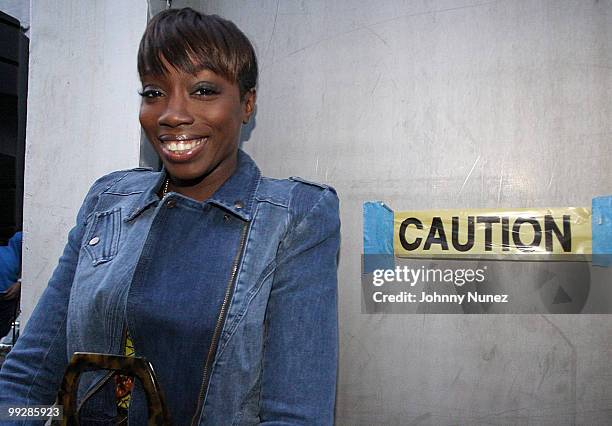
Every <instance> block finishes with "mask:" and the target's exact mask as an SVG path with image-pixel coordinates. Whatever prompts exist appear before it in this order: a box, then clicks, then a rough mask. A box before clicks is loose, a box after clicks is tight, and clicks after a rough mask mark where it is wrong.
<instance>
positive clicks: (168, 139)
mask: <svg viewBox="0 0 612 426" xmlns="http://www.w3.org/2000/svg"><path fill="white" fill-rule="evenodd" d="M159 140H160V142H161V151H162V154H163V155H164V156H165V157H166V158H167V159H168V160H170V161H174V162H185V161H189V160H191V159H192V158H193V157H195V156H196V155H198V153H199V152H200V151H201V150H202V149H203V148H204V146H205V145H206V142H207V141H208V137H207V136H206V137H197V138H194V137H189V136H188V135H178V136H170V135H163V136H160V137H159Z"/></svg>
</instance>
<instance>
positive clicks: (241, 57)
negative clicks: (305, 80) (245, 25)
mask: <svg viewBox="0 0 612 426" xmlns="http://www.w3.org/2000/svg"><path fill="white" fill-rule="evenodd" d="M162 57H163V58H164V59H165V60H166V61H167V62H169V63H170V64H171V65H172V66H173V67H174V68H176V69H178V70H181V71H183V72H187V73H190V74H196V73H197V72H198V71H200V70H202V69H209V70H211V71H213V72H215V73H217V74H219V75H221V76H223V77H224V78H226V79H227V80H228V81H231V82H233V83H238V87H239V88H240V97H241V98H242V97H243V96H244V94H245V93H246V92H247V91H249V90H251V89H253V88H254V87H255V86H256V85H257V58H256V57H255V50H254V49H253V45H252V44H251V42H250V41H249V39H248V38H247V37H246V36H245V35H244V33H243V32H242V31H240V29H238V27H237V26H236V25H235V24H234V23H233V22H231V21H228V20H227V19H223V18H221V17H220V16H217V15H206V14H204V13H200V12H197V11H195V10H193V9H191V8H189V7H186V8H184V9H168V10H164V11H163V12H160V13H158V14H157V15H155V16H154V17H153V18H152V19H151V20H150V21H149V23H148V25H147V28H146V30H145V32H144V35H143V36H142V40H141V41H140V47H139V49H138V73H139V74H140V76H141V77H142V76H144V75H145V74H153V75H163V74H166V73H167V72H168V70H167V69H166V67H165V66H164V64H163V62H162V60H161V58H162Z"/></svg>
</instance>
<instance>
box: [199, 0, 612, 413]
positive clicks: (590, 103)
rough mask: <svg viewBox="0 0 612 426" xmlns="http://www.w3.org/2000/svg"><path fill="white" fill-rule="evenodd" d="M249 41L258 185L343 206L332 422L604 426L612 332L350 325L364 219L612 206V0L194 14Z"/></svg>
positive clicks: (524, 320) (385, 321)
mask: <svg viewBox="0 0 612 426" xmlns="http://www.w3.org/2000/svg"><path fill="white" fill-rule="evenodd" d="M202 9H203V10H204V11H206V12H209V13H218V14H220V15H222V16H225V17H227V18H229V19H232V20H234V21H235V22H236V23H237V24H238V26H239V27H240V28H242V29H243V30H244V31H245V32H246V33H247V34H248V35H249V36H250V37H251V38H252V40H253V41H254V43H255V45H256V48H257V51H258V55H259V59H260V65H261V80H260V85H259V98H258V109H257V115H256V124H255V127H254V129H252V132H251V137H250V140H249V141H247V142H246V143H245V148H246V150H247V151H249V152H251V153H252V154H253V155H254V157H255V159H256V160H257V161H258V163H259V165H260V166H261V167H262V169H263V171H264V173H266V174H268V175H272V176H282V177H284V176H288V175H293V174H296V175H301V176H303V177H306V178H309V179H313V180H318V181H323V182H327V183H330V184H332V185H333V186H335V187H336V189H337V190H338V193H339V195H340V199H341V209H342V211H341V215H342V252H341V265H340V284H339V294H340V307H339V309H340V312H339V315H340V332H341V333H340V335H341V337H340V339H341V340H340V347H341V354H340V373H339V387H338V398H337V423H338V424H341V425H373V424H386V425H400V424H401V425H404V424H412V425H416V424H419V425H426V424H431V425H438V424H441V425H456V424H483V425H484V424H486V425H490V424H525V425H526V424H544V425H570V424H610V423H612V414H611V413H612V397H611V395H612V394H611V390H612V375H611V374H610V361H611V358H612V318H610V317H608V316H595V315H591V316H587V315H582V316H580V315H576V316H555V315H541V316H535V315H534V316H532V315H523V316H511V315H508V316H494V315H492V316H478V315H473V316H469V315H465V316H460V315H454V316H452V315H451V316H444V315H387V316H385V315H363V314H361V311H360V284H359V276H360V253H361V252H362V240H361V238H362V233H361V227H362V215H361V205H362V203H363V202H364V201H366V200H375V199H382V200H385V201H386V202H387V203H389V204H390V205H391V206H392V207H394V208H396V209H400V210H407V209H433V208H455V207H470V208H487V207H547V206H570V205H575V206H588V205H590V201H591V198H592V197H593V196H596V195H604V194H611V193H612V169H611V168H610V163H611V161H612V144H611V143H610V137H611V135H612V120H611V117H612V116H611V113H612V110H611V102H610V99H612V73H611V69H612V2H611V1H609V0H599V1H591V0H542V1H531V0H512V1H477V0H422V1H417V0H406V1H399V0H386V1H377V2H371V1H363V0H352V1H349V0H344V1H333V2H332V1H308V2H306V1H272V0H267V1H258V2H252V1H237V0H235V1H226V0H224V1H206V0H202Z"/></svg>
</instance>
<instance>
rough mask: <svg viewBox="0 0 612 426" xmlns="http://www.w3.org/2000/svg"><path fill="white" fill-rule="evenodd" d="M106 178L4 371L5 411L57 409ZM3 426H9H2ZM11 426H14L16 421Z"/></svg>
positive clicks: (0, 376) (89, 199) (1, 400)
mask: <svg viewBox="0 0 612 426" xmlns="http://www.w3.org/2000/svg"><path fill="white" fill-rule="evenodd" d="M101 180H102V179H100V180H98V181H97V182H96V183H95V184H94V185H93V186H92V188H91V189H90V191H89V193H88V194H87V196H86V197H85V201H84V203H83V205H82V206H81V208H80V210H79V213H78V215H77V222H76V225H75V226H74V227H73V228H72V230H71V231H70V233H69V235H68V243H67V244H66V246H65V248H64V252H63V254H62V256H61V257H60V259H59V263H58V265H57V267H56V268H55V270H54V272H53V275H52V276H51V279H50V280H49V283H48V286H47V288H46V289H45V291H44V292H43V294H42V296H41V298H40V300H39V301H38V304H37V305H36V308H35V309H34V312H33V313H32V316H31V317H30V319H29V321H28V323H27V325H26V327H25V330H24V332H23V333H22V334H21V336H20V337H19V339H17V342H16V344H15V346H14V347H13V349H12V350H11V351H10V352H9V354H8V356H7V358H6V360H5V362H4V364H3V365H2V370H0V406H3V405H4V406H6V405H12V406H15V405H36V404H52V403H53V402H54V401H55V397H56V394H57V390H58V388H59V384H60V382H61V379H62V377H63V374H64V370H65V368H66V365H67V363H68V359H67V353H66V314H67V311H68V300H69V296H70V289H71V287H72V281H73V278H74V274H75V270H76V267H77V262H78V257H79V250H80V246H81V240H82V239H83V233H84V228H85V221H86V218H87V215H88V212H89V211H91V210H92V209H93V207H94V205H95V202H96V200H97V196H96V195H95V193H96V192H98V190H97V189H96V188H98V187H99V185H100V182H101ZM2 424H3V423H2ZM8 424H11V425H14V424H15V423H14V422H10V423H8Z"/></svg>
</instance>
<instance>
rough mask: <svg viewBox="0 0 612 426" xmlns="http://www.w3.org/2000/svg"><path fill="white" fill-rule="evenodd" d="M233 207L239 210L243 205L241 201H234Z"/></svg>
mask: <svg viewBox="0 0 612 426" xmlns="http://www.w3.org/2000/svg"><path fill="white" fill-rule="evenodd" d="M234 207H236V208H237V209H241V208H243V207H244V204H242V201H240V200H238V201H234Z"/></svg>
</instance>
